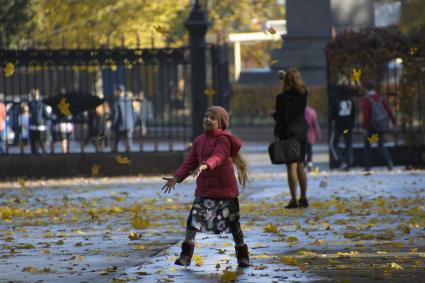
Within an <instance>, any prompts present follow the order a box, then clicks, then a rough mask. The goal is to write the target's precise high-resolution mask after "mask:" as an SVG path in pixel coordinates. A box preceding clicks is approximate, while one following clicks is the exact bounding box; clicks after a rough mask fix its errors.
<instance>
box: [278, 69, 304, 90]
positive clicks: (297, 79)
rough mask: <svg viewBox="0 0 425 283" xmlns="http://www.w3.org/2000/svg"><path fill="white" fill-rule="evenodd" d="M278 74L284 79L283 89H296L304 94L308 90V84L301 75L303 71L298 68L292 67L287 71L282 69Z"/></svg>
mask: <svg viewBox="0 0 425 283" xmlns="http://www.w3.org/2000/svg"><path fill="white" fill-rule="evenodd" d="M278 75H279V79H280V80H281V81H283V91H287V90H289V89H295V90H296V91H298V92H299V93H302V94H304V93H306V92H307V86H306V85H305V83H304V80H303V78H302V77H301V73H300V72H299V71H298V70H297V69H295V68H290V69H288V70H287V71H282V70H281V71H279V72H278Z"/></svg>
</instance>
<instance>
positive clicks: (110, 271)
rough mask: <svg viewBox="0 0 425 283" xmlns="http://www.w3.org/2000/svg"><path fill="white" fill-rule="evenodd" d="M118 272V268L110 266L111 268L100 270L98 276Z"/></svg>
mask: <svg viewBox="0 0 425 283" xmlns="http://www.w3.org/2000/svg"><path fill="white" fill-rule="evenodd" d="M117 270H118V267H116V266H115V265H113V266H111V267H107V268H105V269H104V270H102V271H101V272H100V274H102V275H106V274H108V273H112V272H116V271H117Z"/></svg>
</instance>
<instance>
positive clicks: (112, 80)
mask: <svg viewBox="0 0 425 283" xmlns="http://www.w3.org/2000/svg"><path fill="white" fill-rule="evenodd" d="M205 52H206V59H207V62H206V71H207V82H206V83H207V86H208V87H209V88H211V89H214V91H215V95H214V96H212V97H210V98H209V104H213V103H214V104H219V105H223V106H227V107H228V105H229V104H230V95H229V91H228V90H229V84H228V58H227V47H226V46H215V45H208V46H206V48H205ZM190 56H191V55H190V48H189V47H181V48H160V49H155V48H149V49H126V48H116V49H60V50H57V49H56V50H49V49H43V50H36V49H29V50H0V65H2V66H4V68H1V69H0V96H1V97H0V101H2V100H3V101H4V103H5V104H6V109H7V118H6V123H5V124H6V126H5V128H4V130H3V132H2V134H1V136H2V141H1V143H2V145H1V147H2V148H1V150H2V151H4V152H5V153H9V154H11V153H13V154H24V153H82V152H109V151H157V150H184V149H185V148H186V145H187V143H188V142H189V140H190V139H191V138H192V137H191V127H192V119H191V115H192V95H191V65H190ZM11 70H12V74H10V72H11ZM38 95H39V96H40V99H39V100H40V102H39V103H36V102H35V101H36V100H37V99H36V98H35V97H36V96H38ZM73 95H75V96H78V97H79V98H81V97H82V99H80V100H81V101H78V103H79V104H84V103H85V99H84V97H85V98H87V97H88V96H96V97H99V98H101V99H102V101H103V103H101V104H100V105H98V106H92V107H89V106H88V105H87V109H86V110H85V111H78V113H70V114H71V115H63V113H62V112H61V111H62V110H61V109H60V106H59V105H58V104H59V103H54V104H52V103H50V105H49V103H48V102H49V101H52V99H53V98H55V97H65V98H67V99H68V100H65V101H64V103H71V108H72V101H71V100H72V99H74V98H75V97H73ZM199 95H204V94H203V93H200V94H199ZM53 101H59V100H53ZM39 104H41V105H42V109H38V108H39V107H40V106H37V105H39ZM37 107H38V108H37ZM41 110H42V111H43V114H40V113H38V112H40V111H41ZM37 111H38V112H37ZM44 112H45V113H44ZM36 113H38V114H36ZM37 115H39V116H40V117H39V120H40V121H38V122H36V123H35V122H34V121H33V120H34V119H32V118H30V117H31V116H33V117H35V116H37ZM201 122H202V121H199V123H201ZM34 123H35V124H36V125H34ZM130 124H131V125H130Z"/></svg>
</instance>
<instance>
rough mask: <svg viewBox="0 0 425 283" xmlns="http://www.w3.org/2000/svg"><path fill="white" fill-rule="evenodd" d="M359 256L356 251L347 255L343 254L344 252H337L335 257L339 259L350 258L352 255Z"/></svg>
mask: <svg viewBox="0 0 425 283" xmlns="http://www.w3.org/2000/svg"><path fill="white" fill-rule="evenodd" d="M358 254H359V252H357V251H351V252H349V253H344V252H337V253H336V255H337V256H338V257H339V258H350V257H351V256H353V255H358Z"/></svg>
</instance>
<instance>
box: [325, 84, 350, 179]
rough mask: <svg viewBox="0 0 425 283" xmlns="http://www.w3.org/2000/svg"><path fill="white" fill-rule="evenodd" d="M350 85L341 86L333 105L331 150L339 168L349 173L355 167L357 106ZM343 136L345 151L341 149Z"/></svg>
mask: <svg viewBox="0 0 425 283" xmlns="http://www.w3.org/2000/svg"><path fill="white" fill-rule="evenodd" d="M350 93H351V92H350V89H349V87H348V85H341V86H339V88H338V94H337V96H336V97H335V99H334V100H333V102H332V104H331V120H332V123H331V137H330V150H331V154H332V156H333V158H334V159H335V160H337V162H338V163H339V168H340V169H342V170H345V171H348V170H349V169H350V167H351V166H352V165H353V128H354V122H355V113H356V107H355V106H356V105H355V102H354V99H353V98H352V96H351V95H350ZM341 136H342V137H343V138H344V146H345V147H344V150H342V149H341V148H340V147H339V140H340V138H341Z"/></svg>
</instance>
